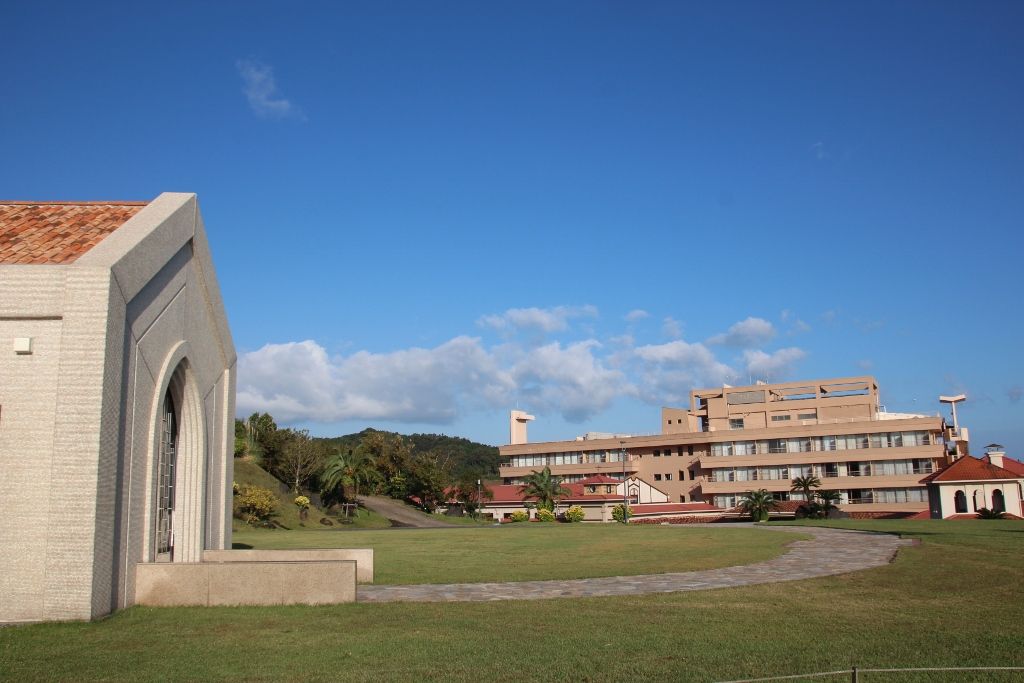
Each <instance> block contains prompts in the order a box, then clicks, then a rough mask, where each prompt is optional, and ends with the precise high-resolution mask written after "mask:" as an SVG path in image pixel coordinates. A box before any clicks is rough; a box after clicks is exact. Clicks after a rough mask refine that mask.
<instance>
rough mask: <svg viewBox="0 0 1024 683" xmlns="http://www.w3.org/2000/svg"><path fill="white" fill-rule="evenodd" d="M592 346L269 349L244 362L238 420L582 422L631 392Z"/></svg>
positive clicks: (459, 340)
mask: <svg viewBox="0 0 1024 683" xmlns="http://www.w3.org/2000/svg"><path fill="white" fill-rule="evenodd" d="M599 348H600V345H599V344H598V343H597V342H596V341H593V340H589V341H584V342H578V343H575V344H570V345H569V346H566V347H562V345H561V344H560V343H559V342H554V343H552V344H547V345H544V346H541V347H537V348H532V349H529V350H523V349H522V348H520V347H518V346H511V345H504V346H498V347H494V348H492V349H487V348H485V347H484V346H483V345H482V344H481V342H480V340H479V339H476V338H471V337H455V338H454V339H451V340H450V341H447V342H445V343H444V344H441V345H440V346H437V347H435V348H432V349H422V348H410V349H403V350H399V351H393V352H389V353H371V352H369V351H358V352H356V353H353V354H351V355H349V356H340V357H335V358H331V357H330V356H329V355H328V354H327V351H326V350H325V349H324V348H323V347H322V346H320V345H319V344H317V343H316V342H314V341H311V340H307V341H302V342H290V343H286V344H267V345H266V346H264V347H263V348H261V349H258V350H256V351H251V352H249V353H243V354H242V355H241V356H240V357H239V370H238V376H239V385H238V413H239V414H243V415H244V414H247V413H250V412H252V411H261V412H262V411H267V412H269V413H270V414H272V415H273V416H274V417H275V418H277V419H278V420H279V421H281V422H283V423H288V422H296V421H314V422H340V421H343V420H359V419H362V420H393V421H396V422H423V423H433V424H448V423H451V422H452V421H453V420H455V419H456V418H457V417H459V416H460V415H462V414H463V413H465V412H471V411H474V410H479V409H486V408H491V409H494V408H508V407H509V406H511V405H514V404H515V402H516V400H524V401H529V404H530V405H531V408H533V409H537V410H539V409H541V408H544V409H546V410H549V411H551V412H557V413H560V414H561V415H562V416H563V417H565V419H566V420H569V421H580V420H584V419H586V418H587V417H590V416H592V415H594V414H596V413H598V412H600V411H602V410H604V409H606V408H607V407H608V406H609V405H610V404H611V401H612V400H613V399H614V398H615V397H616V396H618V395H621V394H622V393H623V392H628V391H629V388H628V382H627V381H626V378H625V375H624V374H623V373H622V372H621V371H619V370H613V369H609V368H608V367H606V366H605V364H604V363H603V361H602V360H601V359H599V358H598V357H597V356H596V354H595V351H596V350H597V349H599Z"/></svg>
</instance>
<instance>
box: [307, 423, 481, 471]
mask: <svg viewBox="0 0 1024 683" xmlns="http://www.w3.org/2000/svg"><path fill="white" fill-rule="evenodd" d="M374 432H379V433H381V434H385V435H388V436H394V437H398V438H400V439H402V440H403V441H404V442H405V443H407V444H408V445H409V446H411V447H412V455H413V457H414V458H415V457H416V454H418V453H419V454H422V453H433V454H436V455H438V456H440V458H441V459H442V460H447V459H449V458H450V461H449V462H448V463H447V464H448V465H449V466H450V468H451V469H450V470H449V471H450V472H451V473H452V476H453V478H454V479H456V480H457V479H459V478H460V477H462V476H469V475H472V476H475V477H483V478H485V479H492V478H497V476H498V462H499V461H500V459H499V457H498V449H497V448H496V447H494V446H488V445H486V444H482V443H476V442H475V441H470V440H469V439H464V438H462V437H461V436H446V435H444V434H409V435H406V434H398V433H396V432H384V431H381V430H379V429H373V428H367V429H364V430H363V431H361V432H358V433H356V434H346V435H345V436H335V437H331V438H317V439H316V440H317V441H320V442H322V443H324V444H326V445H327V446H328V447H329V448H331V449H333V448H336V447H341V448H343V449H350V448H356V447H357V446H358V445H359V444H360V442H361V441H362V440H363V439H364V438H365V437H366V435H367V434H371V433H374Z"/></svg>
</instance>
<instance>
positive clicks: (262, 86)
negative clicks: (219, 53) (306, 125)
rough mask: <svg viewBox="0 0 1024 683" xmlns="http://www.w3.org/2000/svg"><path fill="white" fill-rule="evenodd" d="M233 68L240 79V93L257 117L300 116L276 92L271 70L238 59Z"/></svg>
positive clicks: (252, 62) (259, 64) (255, 61)
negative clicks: (243, 94) (241, 84)
mask: <svg viewBox="0 0 1024 683" xmlns="http://www.w3.org/2000/svg"><path fill="white" fill-rule="evenodd" d="M235 66H236V67H237V68H238V74H239V75H240V76H241V77H242V83H243V87H242V92H243V93H245V97H246V99H247V100H248V101H249V106H250V107H251V108H252V110H253V111H254V112H255V113H256V114H257V115H258V116H265V117H267V118H278V119H280V118H287V117H301V116H302V112H300V111H299V109H298V108H297V107H296V106H295V105H294V104H292V103H291V101H290V100H288V99H286V98H284V97H282V96H281V93H280V92H278V90H277V82H276V81H275V80H274V70H273V69H272V68H270V67H269V66H267V65H266V64H263V63H262V62H259V61H257V60H255V59H239V60H238V61H237V62H235Z"/></svg>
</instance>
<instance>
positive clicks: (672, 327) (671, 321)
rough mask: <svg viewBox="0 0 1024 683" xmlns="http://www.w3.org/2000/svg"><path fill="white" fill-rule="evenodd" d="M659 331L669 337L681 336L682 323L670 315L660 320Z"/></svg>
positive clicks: (676, 337)
mask: <svg viewBox="0 0 1024 683" xmlns="http://www.w3.org/2000/svg"><path fill="white" fill-rule="evenodd" d="M661 331H662V333H663V334H664V335H665V336H666V337H668V338H669V339H679V338H680V337H682V336H683V326H682V324H680V322H679V321H678V320H676V319H675V318H673V317H671V316H669V317H667V318H665V319H664V320H663V321H662V322H661Z"/></svg>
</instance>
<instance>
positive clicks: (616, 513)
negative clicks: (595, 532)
mask: <svg viewBox="0 0 1024 683" xmlns="http://www.w3.org/2000/svg"><path fill="white" fill-rule="evenodd" d="M623 511H625V513H626V514H627V515H629V516H630V517H632V516H633V508H631V507H625V506H624V505H623V504H622V503H619V504H618V505H616V506H615V507H613V508H612V519H614V520H615V521H616V522H621V521H623V519H622V518H623Z"/></svg>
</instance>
